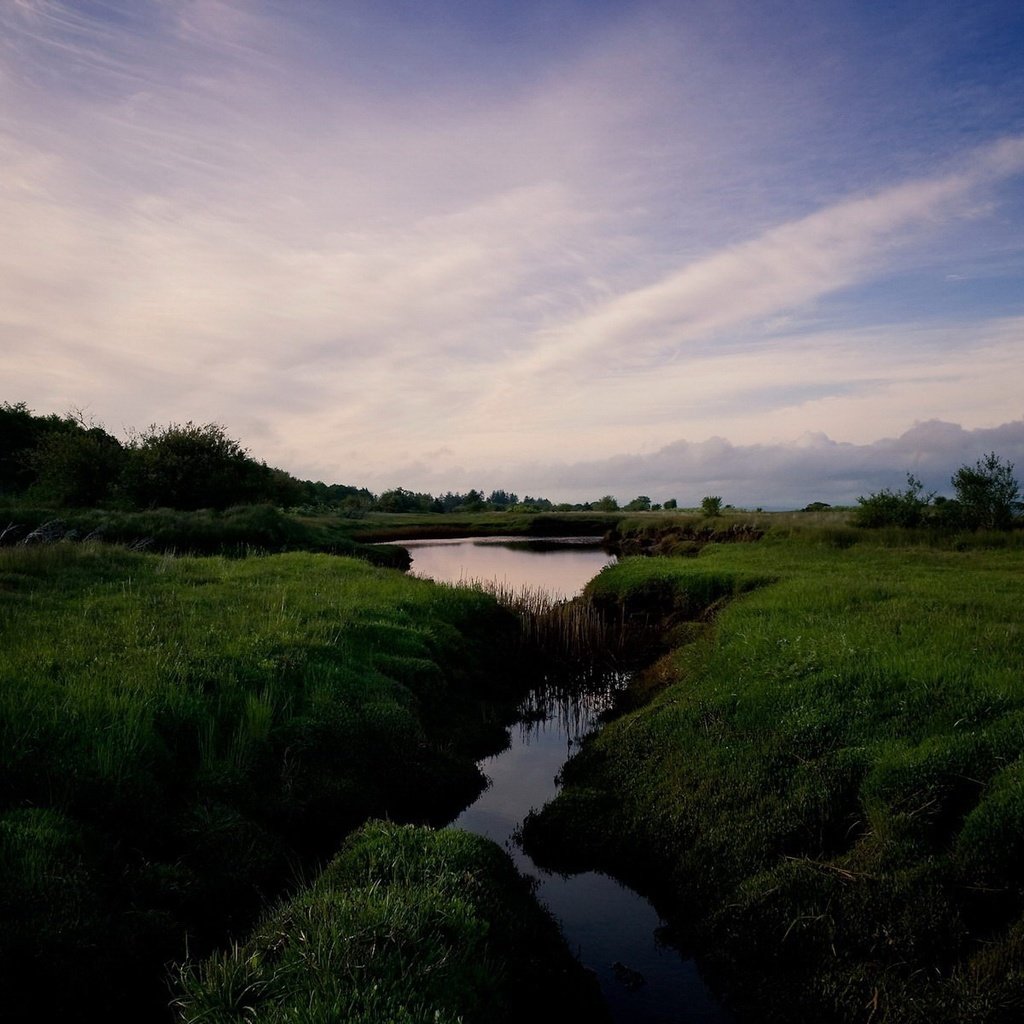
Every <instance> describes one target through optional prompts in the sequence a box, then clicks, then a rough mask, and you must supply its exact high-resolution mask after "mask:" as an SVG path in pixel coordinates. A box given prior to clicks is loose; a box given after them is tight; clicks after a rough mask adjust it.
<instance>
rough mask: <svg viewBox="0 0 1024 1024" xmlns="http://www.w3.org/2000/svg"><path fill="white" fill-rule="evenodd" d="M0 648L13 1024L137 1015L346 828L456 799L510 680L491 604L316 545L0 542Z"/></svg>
mask: <svg viewBox="0 0 1024 1024" xmlns="http://www.w3.org/2000/svg"><path fill="white" fill-rule="evenodd" d="M0 633H2V638H3V642H2V645H0V683H2V685H0V876H2V878H3V880H4V885H3V888H2V906H0V911H2V917H3V921H4V928H3V929H2V930H0V975H2V986H0V987H2V988H3V991H4V994H5V995H4V999H5V1015H8V1014H9V1015H10V1016H9V1019H12V1020H18V1019H57V1017H59V1016H60V1015H61V1014H71V1013H73V1012H75V1011H76V1008H79V1007H82V1006H89V1007H91V1008H92V1010H93V1012H95V1013H97V1014H99V1015H100V1016H103V1017H104V1018H105V1019H111V1020H113V1019H118V1018H119V1016H123V1017H125V1018H130V1019H133V1020H139V1019H145V1018H146V1016H147V1014H148V1013H149V1010H152V1009H154V1008H157V1009H158V1008H159V1006H160V1005H162V1004H165V1003H166V1000H167V998H168V992H167V986H166V979H165V976H164V967H163V965H164V964H165V963H167V962H168V961H172V960H175V959H181V958H182V957H184V956H185V954H186V951H188V952H189V953H191V954H192V955H193V956H195V955H201V954H203V953H204V952H205V951H207V950H210V949H211V948H212V947H213V945H214V944H215V943H217V942H222V941H224V939H225V937H226V936H227V935H228V934H235V935H239V934H243V933H244V932H245V931H246V930H247V929H248V928H249V927H250V926H251V925H252V923H253V922H254V921H255V920H256V919H257V918H258V916H259V915H260V913H261V912H262V911H263V910H264V909H265V907H266V906H267V905H268V903H271V902H272V901H273V900H274V899H275V898H277V896H278V895H280V894H282V893H285V892H287V891H294V890H295V888H296V887H298V886H300V885H301V883H302V882H303V881H304V880H307V879H308V878H310V877H313V876H314V875H315V872H316V869H317V865H319V864H320V863H322V862H323V860H325V859H326V858H327V857H329V856H330V855H331V854H333V853H334V852H335V850H336V849H337V846H338V844H339V842H340V841H341V840H342V839H343V838H344V836H345V835H346V834H347V833H348V832H349V831H350V830H351V829H353V828H354V827H356V826H358V825H360V824H361V823H362V822H364V821H365V820H367V819H368V818H371V817H382V816H389V817H391V818H394V819H395V820H407V821H432V820H437V821H443V820H445V819H446V818H447V816H449V815H451V814H453V813H454V812H456V811H457V810H458V809H459V808H460V807H461V806H462V805H463V804H464V803H465V802H467V801H468V799H470V798H472V796H474V795H475V793H476V792H477V791H478V790H479V788H480V786H481V785H482V778H481V776H480V774H479V772H478V770H477V769H476V767H475V764H474V761H475V759H476V758H477V757H478V756H480V755H481V753H482V752H483V751H484V750H485V749H489V748H491V747H493V746H494V745H495V744H498V745H500V743H501V742H502V738H503V736H504V730H503V727H502V725H503V723H502V721H501V719H500V714H501V713H502V712H501V710H500V709H501V707H502V701H503V700H506V701H507V700H512V698H511V697H510V696H509V694H510V693H511V692H512V690H513V689H514V685H513V684H512V683H510V681H509V676H508V672H507V671H506V668H507V665H508V658H507V657H506V653H507V651H508V650H509V649H511V645H512V644H513V643H514V642H515V640H516V625H515V620H514V618H513V617H512V616H511V614H510V613H508V612H507V611H504V610H503V609H501V608H500V607H499V606H498V605H497V603H496V602H495V601H494V599H493V598H491V597H490V596H488V595H485V594H483V593H480V592H478V591H473V590H458V589H455V588H443V587H437V586H434V585H432V584H430V583H428V582H425V581H421V580H417V579H413V578H409V577H406V576H403V575H402V574H400V573H398V572H395V571H394V570H390V569H383V568H379V567H376V566H372V565H369V564H367V563H365V562H361V561H355V560H350V559H343V558H336V557H331V556H326V555H315V554H308V553H293V554H285V555H274V556H266V557H249V558H243V559H226V558H219V557H211V558H194V557H175V556H172V555H155V554H145V553H139V552H132V551H128V550H125V549H122V548H116V547H110V546H105V545H100V544H97V543H93V542H89V543H75V544H72V543H57V544H49V545H39V546H16V547H9V548H4V549H0ZM515 685H519V683H518V681H516V683H515ZM504 713H505V714H509V713H510V711H509V709H508V708H507V707H506V708H505V711H504ZM147 1008H149V1009H147ZM150 1019H158V1018H153V1017H152V1016H151V1017H150Z"/></svg>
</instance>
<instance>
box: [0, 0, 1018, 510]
mask: <svg viewBox="0 0 1024 1024" xmlns="http://www.w3.org/2000/svg"><path fill="white" fill-rule="evenodd" d="M552 6H555V7H558V5H540V6H539V7H538V10H540V9H541V7H543V9H544V12H545V13H544V17H540V16H538V17H537V18H533V19H532V20H531V19H530V18H525V19H524V20H520V18H519V15H518V14H517V15H516V16H515V19H514V20H515V27H516V29H517V31H519V32H526V33H527V36H525V37H517V39H518V40H519V41H518V42H513V41H511V38H510V37H509V36H508V35H507V33H505V32H504V31H499V30H498V29H497V28H496V27H495V26H493V25H486V24H483V25H481V24H480V23H479V22H477V23H474V24H473V25H469V24H468V23H467V22H466V21H464V20H462V21H460V19H459V18H458V17H456V16H455V15H454V14H451V13H450V12H449V13H448V14H446V16H444V17H441V16H440V15H437V14H436V12H434V13H431V12H429V11H427V9H426V8H424V9H423V11H422V12H420V13H419V14H417V15H416V18H418V19H419V20H415V19H414V20H413V21H412V22H410V21H409V19H407V18H397V17H395V16H394V15H393V14H390V13H389V12H388V11H386V10H384V8H383V7H382V6H381V5H376V6H374V5H370V4H345V5H288V4H284V5H282V4H277V3H269V2H268V3H261V2H258V0H255V2H252V3H248V2H246V3H239V2H232V0H191V2H189V3H184V2H182V3H179V2H174V0H171V2H159V3H129V2H127V0H123V2H122V0H105V2H104V3H102V4H89V5H84V4H77V3H70V2H59V0H19V2H18V3H17V4H10V5H7V6H3V5H0V34H2V35H3V37H4V40H5V45H4V47H3V48H2V49H0V81H2V85H3V88H2V89H0V125H2V126H3V131H4V133H5V134H4V136H3V145H2V147H0V230H2V231H3V233H4V236H5V238H8V239H12V240H13V243H12V244H10V245H8V246H5V248H4V249H3V250H2V251H0V364H2V365H0V372H2V373H3V376H4V379H5V382H6V384H7V388H8V389H9V394H8V396H7V397H9V398H10V399H12V400H19V399H25V400H27V401H28V402H29V403H30V404H31V405H33V406H34V407H36V408H39V409H44V410H48V409H55V410H61V409H65V408H67V407H69V406H71V405H88V406H89V407H90V408H92V409H93V410H94V411H95V413H96V415H97V416H99V417H100V418H101V419H104V420H105V421H106V422H108V423H110V424H111V425H112V426H113V427H115V428H116V427H117V426H118V425H119V424H125V425H134V426H140V425H146V424H148V423H150V422H153V421H157V422H160V421H163V422H166V421H168V420H171V419H176V420H181V419H186V418H193V419H199V420H206V419H212V420H217V421H220V422H224V423H226V424H227V425H228V426H229V428H230V429H232V430H233V431H235V432H237V433H238V434H239V435H241V436H243V438H250V437H251V438H254V439H255V438H259V439H260V447H261V454H263V455H265V457H266V458H268V459H269V460H270V461H273V462H275V463H277V464H281V465H285V466H287V467H288V468H291V469H294V470H295V471H296V472H299V473H302V474H309V475H320V476H323V477H325V478H327V479H338V480H347V481H360V482H361V481H363V480H366V481H377V480H386V485H388V486H390V485H393V484H395V483H401V484H403V485H405V486H421V484H418V483H417V478H422V479H433V475H435V474H437V473H443V472H451V473H453V474H455V473H457V472H458V471H459V468H460V467H474V466H484V465H487V464H488V463H490V464H491V465H493V466H494V467H495V473H496V474H497V475H499V476H500V473H501V471H502V467H511V466H514V465H520V464H523V463H524V462H527V461H529V460H544V461H547V462H552V461H556V460H557V461H560V462H564V463H565V464H575V463H577V462H579V461H581V460H584V459H586V458H587V457H588V456H589V455H590V454H591V453H601V452H612V451H634V452H640V453H648V454H649V453H651V452H654V451H657V450H658V449H660V448H661V447H662V446H663V444H664V440H665V439H666V438H672V437H681V436H688V437H707V436H709V435H714V434H721V435H724V436H727V437H729V438H730V439H731V440H732V441H733V443H735V444H737V445H741V446H743V445H751V444H754V443H765V444H774V443H783V442H784V441H785V440H786V439H787V438H791V437H795V436H799V435H800V434H801V433H803V432H805V431H816V430H827V431H828V432H829V433H830V434H832V435H833V436H837V437H839V436H841V437H844V438H846V439H848V440H849V441H851V442H856V443H867V442H868V441H870V439H871V437H873V436H876V435H877V434H879V433H882V432H890V433H893V434H896V433H898V432H899V431H900V430H901V429H902V428H903V427H904V426H905V424H906V423H907V422H909V421H910V420H912V419H913V418H914V417H918V418H921V419H923V420H927V419H930V418H935V417H938V418H943V419H946V420H955V421H958V422H961V423H963V424H964V425H965V427H968V428H973V427H978V426H980V425H982V424H984V423H991V422H998V421H1000V420H1007V419H1010V418H1012V417H1014V416H1016V415H1019V412H1020V403H1019V397H1018V395H1017V389H1016V388H1015V382H1016V381H1017V380H1018V379H1019V375H1018V371H1017V370H1016V366H1018V365H1019V359H1020V356H1021V355H1022V338H1024V320H1022V319H1021V314H1022V313H1024V309H1022V308H1021V305H1020V300H1019V297H1018V298H1017V299H1013V298H1012V296H1010V293H1011V289H1010V288H1009V286H1008V285H1006V284H1005V282H1004V283H1002V284H1001V285H1000V286H1001V287H1003V288H1004V289H1005V291H1006V295H1007V296H1010V297H1007V298H1006V299H1005V300H1004V301H1003V302H1002V303H1000V304H999V306H998V312H999V314H1000V316H998V317H997V316H995V315H994V313H993V312H991V311H989V309H988V308H987V307H986V305H985V303H984V302H983V301H979V300H978V299H977V298H975V300H974V305H973V306H971V307H970V308H968V307H967V306H966V305H964V306H963V307H956V309H957V311H958V312H957V315H956V316H955V317H953V318H947V319H946V320H945V321H938V320H936V319H934V318H931V317H930V316H929V315H928V313H927V311H926V312H925V313H924V314H921V315H920V316H917V317H916V318H915V317H912V316H910V315H909V314H907V315H904V316H902V318H901V321H900V322H893V317H892V316H880V315H879V314H878V313H877V311H875V310H874V309H873V308H872V306H871V304H870V302H868V301H864V302H863V303H862V302H861V301H860V300H861V297H862V292H857V296H856V297H857V301H858V308H857V310H856V313H855V315H854V314H850V312H849V311H848V310H839V309H838V305H836V306H833V307H831V308H829V307H828V305H827V303H826V302H825V299H826V298H828V297H829V296H833V297H835V296H844V297H846V298H847V299H848V300H849V301H850V302H852V299H850V296H851V295H852V293H853V292H852V290H854V289H864V288H866V287H868V286H869V285H870V283H871V282H872V281H875V280H878V279H879V278H880V277H884V276H885V275H893V274H898V273H900V272H905V271H907V269H908V268H909V269H910V270H913V271H915V272H918V273H922V274H931V275H932V276H933V277H934V281H933V282H932V284H931V285H930V287H931V288H932V289H941V288H945V289H947V291H952V290H953V289H951V288H950V286H949V284H948V283H947V281H946V279H947V278H953V277H956V278H958V280H957V282H956V288H955V291H956V293H957V295H963V296H964V299H963V300H962V301H963V302H964V303H967V302H968V301H969V299H970V296H971V295H975V296H977V295H978V294H979V292H980V290H981V289H983V288H984V287H986V286H987V287H993V285H992V273H991V265H992V264H991V263H988V264H987V263H986V262H985V258H986V257H987V256H988V255H990V254H991V253H992V252H993V251H994V250H995V249H998V250H999V252H1000V255H1001V257H1003V258H1004V259H1003V263H1002V268H1003V269H1002V270H1001V271H1000V272H1001V273H1002V274H1003V275H1004V278H1005V280H1006V281H1009V280H1011V278H1012V274H1013V273H1014V272H1015V271H1014V269H1013V268H1014V267H1015V266H1016V264H1014V262H1013V260H1014V258H1018V257H1019V253H1020V245H1019V237H1020V232H1019V230H1017V227H1018V226H1019V225H1018V220H1017V213H1018V211H1017V210H1016V207H1015V206H1014V205H1013V203H1012V201H1010V200H1011V199H1012V197H1008V196H1007V195H1006V194H1005V193H1006V192H1009V191H1012V186H1014V185H1015V182H1016V180H1017V179H1016V176H1017V175H1019V173H1020V171H1021V169H1022V168H1024V141H1022V139H1021V138H1020V136H1019V135H1013V134H1012V132H1013V131H1014V130H1018V131H1019V124H1014V125H1011V124H1009V123H1008V122H1007V121H1005V119H1004V120H1002V121H999V122H998V123H991V124H990V123H987V122H986V124H985V125H984V130H982V129H981V128H979V127H977V126H976V125H975V124H974V122H973V121H971V122H970V123H971V135H970V136H966V135H963V134H962V133H960V132H959V130H958V129H955V127H950V128H949V130H948V131H947V130H946V129H944V130H943V133H942V134H941V135H937V134H932V133H930V132H929V131H928V130H926V129H927V125H928V124H931V123H935V124H938V123H943V124H945V123H946V122H943V121H942V118H941V117H940V116H939V115H940V114H945V113H949V111H948V109H947V108H943V107H934V106H929V104H932V103H935V102H937V101H936V100H935V96H937V95H939V94H940V93H939V92H937V91H936V89H935V88H934V83H929V88H927V89H926V88H925V87H924V86H922V88H921V90H920V92H915V93H914V95H913V96H907V95H905V94H903V93H901V96H900V99H901V103H900V108H899V112H898V117H897V114H896V113H894V112H893V108H892V104H891V102H890V99H891V97H888V96H885V95H877V96H875V95H874V94H873V93H872V91H871V90H867V91H865V92H864V93H863V94H862V93H860V92H856V93H855V92H854V91H851V90H852V86H853V85H857V84H858V82H857V79H858V71H859V67H860V65H858V64H857V61H853V62H852V63H851V64H849V65H846V64H843V63H842V61H839V60H837V59H836V58H837V55H840V56H845V55H847V53H846V51H845V50H842V48H841V47H840V48H839V49H835V47H837V46H838V45H839V44H838V42H837V40H839V35H835V34H834V33H835V32H837V31H838V32H839V33H840V34H841V35H842V34H844V33H845V32H846V30H847V28H849V26H847V25H845V24H843V25H840V26H838V29H837V28H836V27H835V26H832V27H828V26H826V27H828V28H829V31H824V34H823V36H822V39H826V40H831V41H830V42H829V45H828V46H825V45H824V44H823V45H822V47H821V48H820V49H814V48H808V47H805V45H804V44H805V43H810V42H812V41H815V40H816V39H817V36H816V35H815V32H816V31H817V30H816V29H815V28H814V25H812V24H810V22H809V23H808V25H806V26H805V27H804V28H802V29H801V30H800V32H798V33H797V36H794V37H792V38H790V37H789V36H787V37H786V38H785V39H784V40H783V39H782V38H781V36H779V35H778V34H772V33H774V29H772V33H770V34H769V35H770V38H769V39H768V40H767V41H766V42H764V43H763V44H762V42H760V41H759V33H760V32H761V29H762V28H763V27H764V26H763V23H762V21H761V20H760V16H755V15H753V14H750V15H742V16H741V15H740V14H739V13H738V12H736V11H735V10H734V9H733V10H732V13H731V14H730V15H729V16H726V15H725V14H719V13H715V11H716V10H717V8H716V5H709V6H707V7H706V8H701V11H700V12H699V14H698V13H694V12H687V13H682V12H677V13H673V12H672V11H668V10H667V9H665V8H663V7H661V6H660V5H643V4H640V5H634V6H633V7H630V9H629V10H628V11H627V12H616V13H615V15H614V16H612V14H611V13H610V12H609V11H608V10H605V9H602V10H603V13H600V12H597V13H593V14H592V13H591V12H590V11H589V9H588V12H587V16H586V17H585V18H584V17H583V16H582V15H581V14H580V13H579V11H580V10H582V8H576V7H574V8H573V10H574V11H575V12H576V13H575V14H574V15H572V16H569V15H566V13H565V10H564V9H562V8H561V7H559V8H558V11H556V12H555V14H558V15H559V16H560V17H562V19H563V20H561V21H559V22H558V24H559V25H563V26H565V27H566V31H565V32H564V34H557V33H552V30H551V28H550V24H549V23H548V22H546V20H545V19H546V18H547V17H548V13H547V12H548V11H549V9H550V8H552ZM669 6H670V7H671V5H669ZM384 7H386V5H384ZM531 10H532V9H531ZM552 16H554V15H552ZM509 17H512V16H511V15H510V16H509ZM815 18H816V19H818V20H819V21H820V20H821V19H823V18H824V15H822V14H820V12H819V14H816V15H815ZM484 20H485V21H486V19H484ZM812 20H814V19H812ZM826 20H827V19H826ZM584 23H585V30H584V28H583V26H584ZM769 27H771V26H769ZM941 27H942V26H941V25H940V26H939V29H941ZM937 31H938V29H937ZM529 33H533V34H532V35H530V34H529ZM830 33H833V34H832V35H830ZM556 36H557V38H556ZM812 37H813V38H812ZM524 38H527V39H528V40H529V41H530V42H531V43H536V44H537V45H535V46H534V45H530V46H526V45H525V44H524V43H523V39H524ZM843 38H845V35H843ZM915 38H917V37H915ZM761 45H764V46H766V47H767V49H766V50H761V49H758V47H759V46H761ZM776 45H779V46H782V49H781V50H779V51H778V52H779V53H782V52H785V53H787V54H790V55H792V54H795V53H801V54H802V56H801V59H800V61H799V62H798V63H797V64H794V63H793V62H792V61H790V60H788V59H786V60H783V59H775V57H771V59H768V57H770V56H771V54H774V53H775V51H774V50H773V49H772V48H773V47H775V46H776ZM922 45H923V44H922ZM829 46H831V47H833V49H832V50H830V49H829ZM924 49H925V50H928V54H926V55H925V56H921V54H919V53H917V51H915V56H914V61H915V63H914V67H915V68H917V67H919V66H922V67H923V63H921V62H924V63H927V60H931V59H934V57H933V54H932V51H931V50H929V49H928V47H924ZM527 50H529V52H528V53H527V52H526V51H527ZM864 52H865V54H868V57H870V59H871V60H874V57H875V54H874V52H873V51H870V52H869V50H865V51H864ZM766 55H767V56H766ZM868 57H864V59H865V60H867V59H868ZM926 57H927V60H926ZM837 68H838V69H839V70H838V71H837ZM897 71H898V74H896V78H897V79H899V81H900V82H902V83H903V84H904V87H906V84H907V83H908V82H909V78H908V76H907V75H906V74H905V69H904V66H903V65H902V64H900V65H899V68H898V69H897ZM893 73H894V72H893V69H892V68H891V67H890V68H889V69H888V72H886V69H880V71H879V76H873V77H872V79H871V81H872V83H874V86H873V88H876V87H877V84H878V82H880V81H883V80H885V81H889V80H890V78H891V76H892V74H893ZM887 74H888V75H889V78H887V77H886V75H887ZM982 92H985V90H982ZM990 94H991V90H989V92H987V93H986V95H990ZM961 100H963V98H962V97H961ZM963 102H965V103H966V100H963ZM979 102H980V101H979ZM872 103H877V104H879V105H880V106H879V107H878V109H877V110H874V114H875V115H876V120H875V121H872V120H871V116H870V115H871V113H872V110H873V109H874V108H871V106H870V105H871V104H872ZM911 108H912V109H913V110H914V111H916V112H917V113H918V114H920V113H921V112H922V111H924V112H925V113H927V114H928V115H929V118H930V119H931V120H928V119H921V118H918V119H917V120H914V122H913V124H912V125H909V126H906V127H908V134H907V136H906V140H907V145H906V149H899V150H894V149H892V148H891V142H892V133H893V132H896V131H897V128H900V129H901V130H902V128H903V127H905V126H904V124H903V118H904V116H905V115H906V111H907V110H909V109H911ZM968 108H970V109H968ZM958 109H959V108H958ZM964 109H965V110H967V113H964V114H963V115H962V116H961V119H960V120H959V121H955V124H956V125H960V126H961V127H962V126H963V124H964V123H966V122H965V121H964V119H965V118H967V119H968V120H969V118H968V114H969V113H970V110H973V109H974V108H973V107H970V104H967V107H965V108H964ZM880 112H881V114H880ZM882 115H884V117H882V120H878V119H877V117H880V116H882ZM906 116H909V115H906ZM958 116H959V115H958ZM894 119H896V120H898V121H899V124H898V125H896V120H894ZM883 121H884V124H883ZM950 124H954V122H950ZM883 128H884V132H883ZM858 132H860V133H862V134H857V133H858ZM871 132H875V133H876V134H874V135H872V134H871ZM878 132H882V135H883V136H884V138H883V141H882V142H879V141H878V138H879V137H880V136H878V135H877V133H878ZM886 133H888V134H886ZM964 137H970V138H972V139H990V140H996V141H995V142H990V143H988V144H983V145H978V146H975V147H974V148H973V149H971V150H970V151H967V152H964V151H962V146H963V142H962V139H963V138H964ZM1000 139H1001V140H1002V141H998V140H1000ZM883 143H884V145H883ZM922 154H924V156H922ZM936 154H942V155H941V156H936ZM925 159H927V161H928V163H927V165H925V164H923V161H924V160H925ZM822 168H824V171H823V170H822ZM922 168H924V169H922ZM969 229H973V231H972V230H969ZM997 230H998V231H1000V232H1002V233H1001V234H999V236H998V239H997V240H996V241H993V239H994V238H995V237H996V235H995V234H994V233H995V232H997ZM1006 268H1009V270H1007V269H1006ZM929 294H932V293H929ZM944 294H945V293H944ZM1017 294H1018V295H1019V292H1018V293H1017ZM983 297H984V296H983ZM837 310H838V311H837ZM445 451H447V452H449V453H450V454H442V455H437V454H428V453H438V452H445ZM403 467H418V468H416V469H415V471H414V473H412V474H411V475H410V476H408V477H405V476H403V475H402V473H401V471H402V469H403ZM479 483H480V481H479V480H478V481H477V482H476V483H473V484H471V485H472V486H477V485H478V484H479ZM457 485H458V484H457V480H456V478H455V477H454V476H453V478H452V480H451V481H450V482H446V481H444V480H439V481H438V483H437V486H438V487H440V488H441V489H444V488H446V487H447V486H457ZM501 485H502V484H501V482H500V481H499V483H498V486H501ZM524 486H525V485H524ZM530 486H532V485H530ZM612 487H614V483H608V484H606V485H605V486H604V489H605V490H608V489H611V488H612Z"/></svg>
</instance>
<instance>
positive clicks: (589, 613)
mask: <svg viewBox="0 0 1024 1024" xmlns="http://www.w3.org/2000/svg"><path fill="white" fill-rule="evenodd" d="M458 586H460V587H468V588H470V589H472V590H477V591H480V592H481V593H484V594H488V595H490V596H491V597H493V598H494V599H495V600H496V601H497V602H498V604H500V605H501V606H502V607H504V608H507V609H509V611H511V612H513V613H514V614H515V616H516V618H517V619H518V621H519V642H520V644H521V646H522V648H523V649H524V650H526V651H537V652H541V653H542V654H544V655H546V656H549V657H553V658H555V659H557V660H558V661H560V662H562V663H564V664H569V665H572V666H573V667H574V668H575V669H578V670H581V671H585V670H586V667H587V666H596V665H602V666H613V665H616V664H617V663H618V662H619V661H620V660H621V657H622V653H623V651H624V650H625V646H626V628H625V621H624V620H623V619H622V617H621V616H618V617H616V616H614V615H609V614H607V613H606V612H605V611H604V610H603V609H602V608H601V607H599V606H598V604H597V603H595V601H594V600H593V599H592V598H591V597H590V596H589V595H587V594H581V595H578V596H576V597H572V598H561V597H558V596H557V595H554V594H552V593H551V592H550V591H548V590H545V589H544V588H543V587H531V586H528V585H520V586H514V585H512V584H510V583H508V582H506V581H497V580H480V579H468V580H462V581H460V582H459V584H458Z"/></svg>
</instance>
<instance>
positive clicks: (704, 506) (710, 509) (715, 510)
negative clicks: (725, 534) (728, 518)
mask: <svg viewBox="0 0 1024 1024" xmlns="http://www.w3.org/2000/svg"><path fill="white" fill-rule="evenodd" d="M700 510H701V512H703V513H704V515H706V516H708V518H712V517H714V516H720V515H721V514H722V499H721V498H720V497H719V496H718V495H717V494H709V495H708V496H707V497H704V498H701V500H700Z"/></svg>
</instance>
